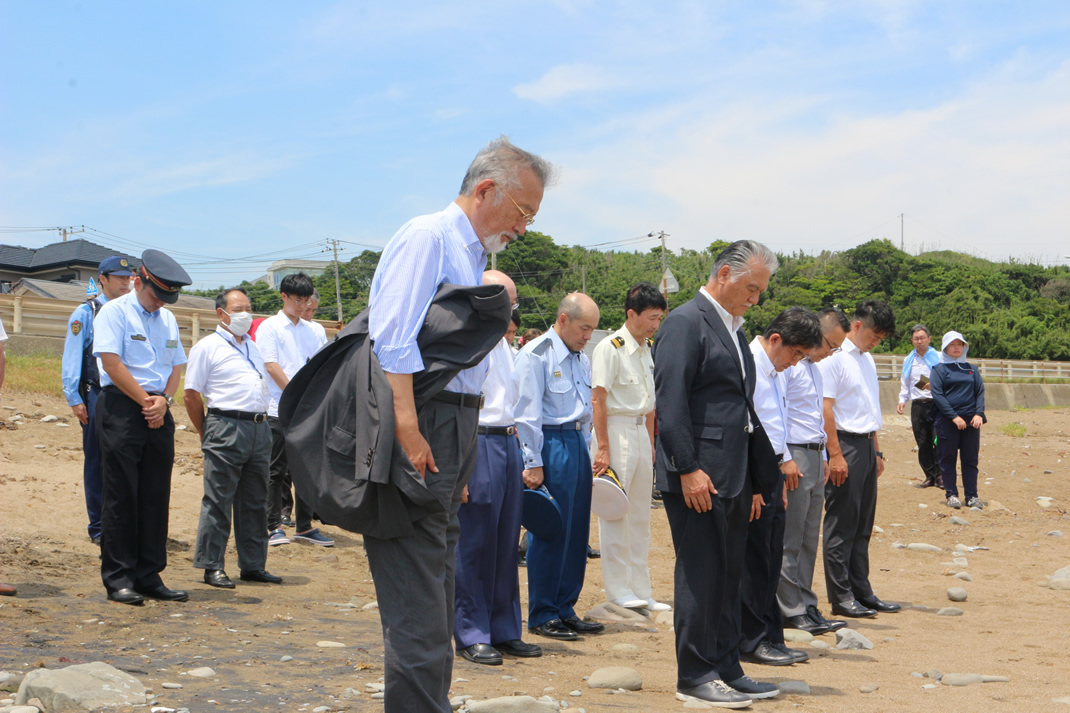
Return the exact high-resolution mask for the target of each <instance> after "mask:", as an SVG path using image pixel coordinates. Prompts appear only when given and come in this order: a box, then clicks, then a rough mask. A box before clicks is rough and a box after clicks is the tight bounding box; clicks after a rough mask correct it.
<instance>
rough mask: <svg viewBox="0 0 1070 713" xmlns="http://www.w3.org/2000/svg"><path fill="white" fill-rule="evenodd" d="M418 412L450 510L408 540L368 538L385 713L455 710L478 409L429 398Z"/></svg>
mask: <svg viewBox="0 0 1070 713" xmlns="http://www.w3.org/2000/svg"><path fill="white" fill-rule="evenodd" d="M418 417H419V423H420V433H421V434H423V436H424V438H426V439H427V443H428V445H429V446H430V447H431V453H432V455H434V457H435V465H436V466H437V467H438V472H437V473H432V472H431V471H427V472H426V474H425V478H424V482H425V483H426V484H427V487H428V489H429V490H430V491H431V492H432V493H434V494H435V495H436V496H437V497H438V499H439V500H440V501H441V502H444V503H448V504H449V505H448V509H447V510H446V511H443V512H439V513H434V514H432V515H428V516H426V517H422V518H420V519H418V520H416V521H415V522H413V523H412V524H413V527H415V528H416V532H415V534H414V535H412V536H410V537H399V538H396V539H391V540H381V539H378V538H375V537H368V536H365V537H364V547H365V549H366V550H367V552H368V565H369V567H370V568H371V572H372V581H374V582H375V593H376V596H377V597H378V599H379V617H380V620H381V621H382V625H383V648H384V650H385V684H386V690H385V693H386V695H385V696H384V701H383V702H384V704H385V712H386V713H425V712H428V711H435V712H441V713H450V711H451V710H452V708H451V707H450V701H449V690H450V683H451V681H452V678H453V625H454V571H455V569H456V548H457V540H458V539H459V538H460V533H461V526H460V522H459V520H458V518H457V511H458V510H459V509H460V507H461V494H462V493H463V491H464V486H465V484H466V483H467V482H468V479H469V478H470V477H471V475H472V469H473V468H474V466H475V461H476V427H477V426H478V425H479V411H478V410H477V409H474V408H464V407H460V406H456V405H452V404H446V403H442V402H439V401H430V402H428V403H427V404H426V405H425V406H423V407H422V408H421V409H420V412H419V416H418Z"/></svg>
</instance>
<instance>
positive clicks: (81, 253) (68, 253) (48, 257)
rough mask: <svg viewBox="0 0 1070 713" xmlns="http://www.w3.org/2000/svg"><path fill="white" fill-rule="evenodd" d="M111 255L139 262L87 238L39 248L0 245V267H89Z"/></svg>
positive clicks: (34, 269) (24, 269)
mask: <svg viewBox="0 0 1070 713" xmlns="http://www.w3.org/2000/svg"><path fill="white" fill-rule="evenodd" d="M112 255H118V256H119V257H125V258H126V259H127V260H129V261H130V264H131V266H133V267H138V266H140V265H141V260H139V259H138V258H135V257H133V256H132V255H127V254H125V253H121V252H117V251H115V250H113V249H112V248H106V247H104V246H103V245H97V244H96V243H91V242H89V241H88V240H82V239H78V240H68V241H66V242H60V243H52V244H51V245H45V246H44V247H41V248H24V247H22V246H20V245H0V269H5V268H6V269H8V270H16V271H19V272H37V271H39V270H47V269H50V268H56V267H65V266H67V265H74V264H77V265H85V266H90V267H92V266H96V265H100V263H101V262H102V261H103V260H104V259H105V258H109V257H111V256H112Z"/></svg>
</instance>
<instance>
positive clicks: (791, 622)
mask: <svg viewBox="0 0 1070 713" xmlns="http://www.w3.org/2000/svg"><path fill="white" fill-rule="evenodd" d="M784 628H786V629H799V630H800V631H805V632H807V633H809V634H812V635H814V636H821V635H822V634H827V633H828V632H830V631H832V630H831V629H830V628H829V627H827V626H825V625H824V624H818V623H817V622H816V621H814V620H813V619H811V618H810V617H808V616H806V615H805V614H799V615H797V616H787V617H784Z"/></svg>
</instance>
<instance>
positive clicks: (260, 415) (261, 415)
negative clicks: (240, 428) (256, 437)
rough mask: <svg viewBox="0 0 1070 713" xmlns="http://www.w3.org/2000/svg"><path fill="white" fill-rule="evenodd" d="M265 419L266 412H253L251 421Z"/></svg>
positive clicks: (262, 421) (262, 420) (257, 421)
mask: <svg viewBox="0 0 1070 713" xmlns="http://www.w3.org/2000/svg"><path fill="white" fill-rule="evenodd" d="M265 421H267V414H266V413H257V414H253V423H264V422H265Z"/></svg>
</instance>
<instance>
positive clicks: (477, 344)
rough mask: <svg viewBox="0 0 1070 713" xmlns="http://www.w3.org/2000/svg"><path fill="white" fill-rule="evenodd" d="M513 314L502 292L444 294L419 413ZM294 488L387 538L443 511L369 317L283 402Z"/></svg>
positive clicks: (301, 374)
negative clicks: (398, 420)
mask: <svg viewBox="0 0 1070 713" xmlns="http://www.w3.org/2000/svg"><path fill="white" fill-rule="evenodd" d="M510 313H511V309H510V305H509V297H508V295H507V294H506V292H505V290H504V288H502V286H501V285H480V286H476V287H460V286H457V285H442V286H440V287H439V289H438V292H437V294H436V295H435V298H434V300H433V301H432V302H431V307H430V308H429V309H428V312H427V317H426V318H425V320H424V324H423V327H421V329H420V334H419V336H418V337H417V344H418V345H419V348H420V356H421V357H422V359H423V362H424V370H423V371H421V372H419V373H417V374H414V375H413V395H414V397H415V400H416V407H417V408H419V407H420V406H422V405H423V404H425V403H427V401H428V400H429V399H430V398H431V397H432V396H434V395H435V394H437V393H438V392H440V391H442V389H444V388H445V386H446V384H448V383H449V382H450V380H451V379H453V377H454V376H456V375H457V373H458V372H460V371H461V370H462V369H467V368H469V367H472V366H475V365H476V364H478V363H479V362H480V361H482V360H483V358H484V357H485V356H486V355H487V354H488V353H490V351H491V349H493V348H494V346H495V345H496V344H497V343H498V342H499V341H500V340H501V338H502V335H504V334H505V328H506V326H507V325H508V323H509V317H510ZM279 419H280V420H281V421H282V423H283V425H284V426H285V428H286V456H287V459H288V461H289V464H290V473H291V475H292V476H293V482H294V487H296V488H297V492H298V493H299V494H300V495H301V497H302V498H303V499H304V500H305V502H307V503H308V504H309V505H310V506H311V507H312V508H313V510H314V511H315V512H317V513H318V514H319V515H321V516H322V517H323V518H324V520H325V521H327V522H330V523H331V524H332V525H336V526H338V527H341V528H344V529H346V530H349V531H351V532H359V533H362V534H366V535H371V536H374V537H378V538H381V539H389V538H393V537H403V536H406V535H408V534H411V533H412V532H413V528H412V524H411V523H412V522H413V521H415V520H417V519H419V518H421V517H423V516H425V515H427V514H428V513H431V512H435V511H441V510H442V509H444V508H445V507H446V506H447V504H444V503H442V502H440V501H439V500H438V499H437V498H435V497H434V496H433V495H432V494H431V493H430V492H429V491H428V489H427V486H426V485H425V484H424V480H423V478H421V477H420V474H419V473H418V472H416V468H415V467H414V466H413V465H412V462H411V461H410V460H409V458H408V456H406V455H405V452H404V451H403V450H402V449H401V446H400V445H398V444H397V442H396V440H395V438H394V429H395V421H394V397H393V390H392V389H391V388H390V383H389V382H388V381H387V380H386V374H385V373H384V372H383V369H382V367H381V366H380V365H379V359H378V358H377V357H376V356H375V352H374V351H373V350H372V341H371V339H369V338H368V313H367V311H365V312H363V313H361V315H360V316H358V317H357V318H356V319H354V320H353V321H352V322H351V323H350V324H349V325H347V326H346V328H345V329H343V330H342V331H341V332H339V333H338V335H337V336H335V338H334V340H333V341H332V342H330V343H329V344H327V345H326V346H325V347H323V349H321V350H320V351H319V352H318V353H317V354H316V355H315V356H314V357H312V359H311V360H309V362H308V363H307V364H305V365H304V366H303V367H302V368H301V370H300V371H298V372H297V373H296V374H295V375H294V378H293V379H291V380H290V383H289V384H288V385H287V387H286V389H285V390H284V391H283V393H282V399H281V400H280V401H279Z"/></svg>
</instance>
